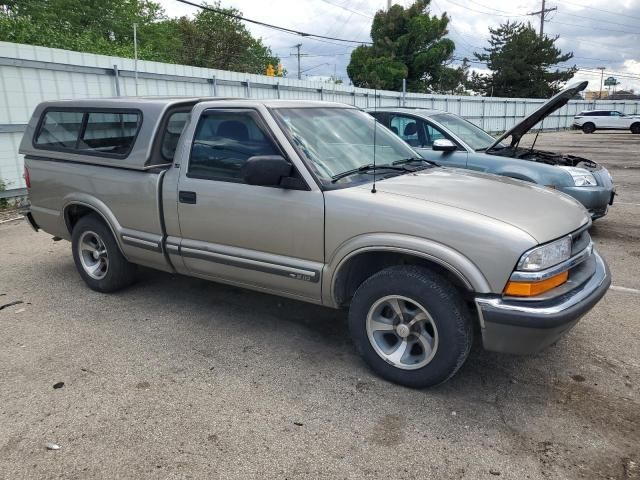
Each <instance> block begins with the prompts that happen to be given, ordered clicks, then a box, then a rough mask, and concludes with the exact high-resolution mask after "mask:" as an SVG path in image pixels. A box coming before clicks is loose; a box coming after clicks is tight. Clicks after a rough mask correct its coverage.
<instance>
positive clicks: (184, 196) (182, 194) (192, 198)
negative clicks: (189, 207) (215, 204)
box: [178, 190, 196, 204]
mask: <svg viewBox="0 0 640 480" xmlns="http://www.w3.org/2000/svg"><path fill="white" fill-rule="evenodd" d="M178 201H179V202H180V203H190V204H195V203H196V192H186V191H184V190H180V191H179V192H178Z"/></svg>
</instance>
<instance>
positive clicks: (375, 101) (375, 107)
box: [371, 88, 378, 193]
mask: <svg viewBox="0 0 640 480" xmlns="http://www.w3.org/2000/svg"><path fill="white" fill-rule="evenodd" d="M377 110H378V89H377V88H376V89H374V90H373V113H374V114H375V113H376V111H377ZM377 125H378V119H377V118H376V117H375V115H374V116H373V187H371V193H376V191H377V190H376V127H377Z"/></svg>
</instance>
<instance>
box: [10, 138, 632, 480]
mask: <svg viewBox="0 0 640 480" xmlns="http://www.w3.org/2000/svg"><path fill="white" fill-rule="evenodd" d="M537 146H540V147H543V148H548V149H549V150H555V151H565V152H567V153H574V154H582V155H583V156H586V157H588V158H592V159H593V160H596V161H598V162H601V163H602V164H603V165H605V166H607V167H608V168H609V169H610V170H611V173H612V175H613V177H614V180H615V182H616V185H617V187H618V193H619V196H618V197H617V198H616V203H615V204H614V206H613V207H612V208H611V210H610V213H609V215H607V216H606V217H605V218H603V219H601V220H598V221H596V222H595V225H594V227H593V228H592V232H591V233H592V236H593V238H594V242H595V243H596V246H597V248H598V249H599V250H600V252H602V254H603V256H604V257H605V258H606V260H607V261H608V262H609V264H610V267H611V270H612V274H613V285H614V287H613V288H612V289H611V290H610V291H609V292H608V294H607V295H606V296H605V298H604V299H603V300H602V301H601V302H600V303H599V304H598V305H597V306H596V307H595V308H594V310H593V311H591V312H590V313H589V314H588V315H587V316H586V317H585V318H584V319H583V320H582V321H581V322H580V323H579V324H578V325H577V327H576V328H575V329H574V330H572V331H571V332H570V333H569V334H568V335H567V336H566V337H564V338H563V339H562V340H560V341H559V342H558V343H557V344H556V345H554V346H552V347H550V348H548V349H547V350H545V351H543V352H541V353H539V354H537V355H534V356H529V357H515V356H507V355H499V354H493V353H488V352H484V351H482V350H481V349H480V348H474V350H473V351H472V353H471V355H470V357H469V359H468V361H467V363H466V364H465V365H464V366H463V368H462V369H461V370H460V372H459V373H458V374H457V375H456V376H455V377H454V378H453V379H452V380H450V381H449V382H447V383H446V384H444V385H442V386H439V387H436V388H432V389H428V390H411V389H407V388H403V387H399V386H397V385H393V384H390V383H387V382H385V381H383V380H381V379H379V378H378V377H376V376H375V375H374V374H373V373H371V372H370V371H369V370H368V369H367V368H366V366H365V365H364V363H363V362H362V361H361V360H360V358H359V357H358V356H357V355H356V353H355V351H354V348H353V345H352V344H351V341H350V340H349V336H348V331H347V326H346V314H345V313H344V312H341V311H335V310H331V309H327V308H323V307H319V306H314V305H308V304H304V303H300V302H296V301H292V300H287V299H282V298H278V297H274V296H270V295H265V294H260V293H255V292H251V291H247V290H241V289H237V288H232V287H228V286H223V285H219V284H215V283H208V282H206V281H203V280H197V279H192V278H187V277H183V276H174V275H169V274H165V273H161V272H156V271H152V270H147V269H142V270H141V271H140V274H139V280H138V282H137V283H136V284H135V285H134V286H133V287H131V288H129V289H127V290H125V291H123V292H119V293H117V294H112V295H102V294H98V293H95V292H93V291H91V290H89V289H88V288H87V287H85V285H84V284H83V282H82V280H81V279H80V277H79V276H78V274H77V273H76V271H75V267H74V264H73V260H72V258H71V252H70V245H69V243H68V242H66V241H59V242H54V241H52V239H51V237H50V236H49V235H47V234H45V233H42V232H40V233H35V232H33V231H32V230H31V229H30V228H29V226H28V225H27V224H26V223H24V222H22V221H11V222H6V223H2V224H0V477H4V478H12V479H13V478H211V479H216V478H220V479H247V478H279V479H280V478H281V479H297V478H313V479H317V478H349V479H359V478H365V477H366V478H394V479H404V478H415V479H428V478H432V479H450V478H451V479H489V478H491V479H495V478H505V479H548V478H561V479H565V478H568V479H579V478H585V479H640V395H639V391H640V388H639V385H640V340H639V335H640V334H639V331H640V135H631V134H627V133H596V134H593V135H583V134H582V133H579V132H562V133H545V134H542V135H541V137H540V138H539V139H538V143H537ZM14 302H20V303H14ZM12 303H13V304H12ZM5 305H8V306H5ZM3 306H4V308H3ZM61 383H63V385H60V384H61ZM54 385H55V386H56V387H58V388H55V387H54ZM47 444H55V445H57V446H59V447H60V448H59V449H53V450H50V449H47ZM53 446H54V445H49V447H53Z"/></svg>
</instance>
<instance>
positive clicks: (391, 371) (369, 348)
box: [349, 266, 473, 388]
mask: <svg viewBox="0 0 640 480" xmlns="http://www.w3.org/2000/svg"><path fill="white" fill-rule="evenodd" d="M349 329H350V331H351V336H352V337H353V341H354V343H355V345H356V348H357V349H358V352H359V353H360V355H361V356H362V357H363V359H364V360H365V362H366V363H367V364H368V365H369V366H370V367H371V368H372V369H373V370H374V371H375V372H376V373H377V374H378V375H380V376H381V377H383V378H385V379H387V380H389V381H392V382H395V383H399V384H401V385H405V386H408V387H413V388H422V387H428V386H432V385H437V384H439V383H442V382H444V381H446V380H448V379H449V378H451V377H452V376H453V375H454V374H455V373H456V372H457V371H458V369H459V368H460V367H461V366H462V364H463V363H464V361H465V360H466V358H467V355H468V354H469V350H470V349H471V343H472V339H473V334H472V325H471V320H470V316H469V313H468V311H467V308H466V306H465V304H464V301H463V299H462V297H461V295H460V294H459V292H458V291H457V290H456V288H455V287H454V286H453V285H451V283H449V282H448V281H447V280H446V279H444V278H443V277H441V276H439V275H436V274H434V273H433V272H431V271H429V270H428V269H426V268H423V267H418V266H397V267H390V268H387V269H385V270H382V271H381V272H379V273H377V274H375V275H373V276H372V277H370V278H369V279H367V280H366V281H365V282H364V283H363V284H362V285H361V286H360V287H359V288H358V290H357V291H356V293H355V295H354V297H353V301H352V303H351V308H350V310H349Z"/></svg>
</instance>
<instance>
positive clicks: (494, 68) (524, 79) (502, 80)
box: [470, 22, 577, 98]
mask: <svg viewBox="0 0 640 480" xmlns="http://www.w3.org/2000/svg"><path fill="white" fill-rule="evenodd" d="M489 32H490V34H491V39H490V40H489V45H490V46H489V48H485V49H484V52H483V53H475V54H474V55H475V57H476V59H477V60H478V61H480V62H485V63H486V65H487V67H488V68H489V70H491V73H490V74H488V75H481V74H478V73H476V72H474V73H473V75H472V76H471V80H470V86H471V88H472V89H473V90H475V91H477V92H479V93H481V94H483V95H486V96H494V97H518V98H547V97H550V96H552V95H553V94H555V93H557V92H558V91H559V90H560V89H561V86H562V84H563V83H565V82H567V81H568V80H570V79H571V78H572V77H573V76H574V75H575V73H576V71H577V68H576V67H575V65H574V66H573V67H571V68H568V69H566V70H560V69H559V68H556V69H552V68H551V67H553V66H554V65H557V64H559V63H563V62H566V61H568V60H570V59H571V58H573V53H571V52H569V53H562V52H561V51H560V49H558V48H557V47H556V46H555V41H556V40H557V37H553V38H550V37H548V36H546V35H545V36H544V37H542V38H540V37H539V36H538V34H537V33H536V31H535V30H534V29H533V27H532V26H531V25H530V24H527V25H525V24H522V23H510V22H507V23H505V24H502V25H500V26H499V27H498V28H489Z"/></svg>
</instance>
